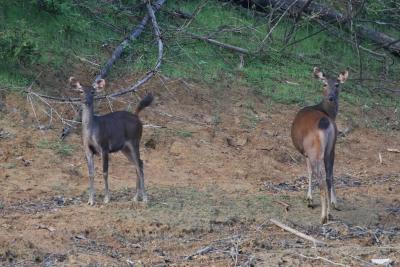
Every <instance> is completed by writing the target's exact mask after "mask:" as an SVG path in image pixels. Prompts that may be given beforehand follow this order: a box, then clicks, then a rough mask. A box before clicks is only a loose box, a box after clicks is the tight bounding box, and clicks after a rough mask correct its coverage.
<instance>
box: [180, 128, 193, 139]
mask: <svg viewBox="0 0 400 267" xmlns="http://www.w3.org/2000/svg"><path fill="white" fill-rule="evenodd" d="M176 134H177V135H178V136H180V137H183V138H189V137H192V136H193V133H192V132H190V131H186V130H178V131H176Z"/></svg>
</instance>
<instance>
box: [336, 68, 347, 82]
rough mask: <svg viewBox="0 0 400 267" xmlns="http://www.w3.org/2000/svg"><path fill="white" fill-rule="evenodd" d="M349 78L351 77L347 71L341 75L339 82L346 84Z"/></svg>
mask: <svg viewBox="0 0 400 267" xmlns="http://www.w3.org/2000/svg"><path fill="white" fill-rule="evenodd" d="M348 77H349V71H348V70H345V71H342V72H341V73H340V74H339V77H338V80H339V81H340V83H344V82H345V81H346V80H347V78H348Z"/></svg>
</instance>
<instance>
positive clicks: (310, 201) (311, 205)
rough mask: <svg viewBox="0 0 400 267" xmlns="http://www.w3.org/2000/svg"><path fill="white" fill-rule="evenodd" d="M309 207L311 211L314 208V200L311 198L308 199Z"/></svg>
mask: <svg viewBox="0 0 400 267" xmlns="http://www.w3.org/2000/svg"><path fill="white" fill-rule="evenodd" d="M307 207H308V208H311V209H313V208H314V204H313V200H312V199H310V198H307Z"/></svg>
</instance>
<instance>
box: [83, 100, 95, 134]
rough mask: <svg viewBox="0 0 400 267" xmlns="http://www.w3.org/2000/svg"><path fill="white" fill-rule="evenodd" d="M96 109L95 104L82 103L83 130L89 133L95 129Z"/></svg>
mask: <svg viewBox="0 0 400 267" xmlns="http://www.w3.org/2000/svg"><path fill="white" fill-rule="evenodd" d="M93 123H94V109H93V105H87V104H82V132H83V135H84V136H86V135H88V134H89V133H90V132H91V130H92V129H93Z"/></svg>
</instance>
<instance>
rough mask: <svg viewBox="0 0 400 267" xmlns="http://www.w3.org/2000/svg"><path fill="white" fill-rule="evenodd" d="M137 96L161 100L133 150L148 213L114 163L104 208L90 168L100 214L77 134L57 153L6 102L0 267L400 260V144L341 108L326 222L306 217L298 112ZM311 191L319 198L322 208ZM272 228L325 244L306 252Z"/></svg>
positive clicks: (181, 87)
mask: <svg viewBox="0 0 400 267" xmlns="http://www.w3.org/2000/svg"><path fill="white" fill-rule="evenodd" d="M132 79H133V78H132ZM129 82H130V80H129V79H127V80H126V83H129ZM111 87H112V86H111ZM145 89H146V90H151V91H153V92H155V96H156V99H155V103H154V104H153V105H152V106H151V107H149V108H147V109H146V110H145V111H143V113H142V114H141V118H142V120H143V122H144V124H146V125H148V127H146V128H145V129H144V135H143V138H142V148H141V153H142V158H143V160H144V168H145V183H146V187H147V192H148V195H149V202H148V203H147V204H145V205H144V204H137V203H134V202H133V201H132V198H133V195H134V192H135V184H136V182H135V179H136V175H135V171H134V169H133V166H131V164H130V163H129V162H128V161H127V159H125V158H124V156H123V155H122V154H120V153H117V154H113V155H112V157H111V164H110V186H111V190H112V197H111V202H110V203H109V204H107V205H105V204H103V202H102V196H103V181H102V177H101V169H100V168H99V166H101V163H100V161H99V159H97V160H96V166H97V176H96V185H95V186H96V193H97V195H96V197H97V198H96V200H97V204H96V205H95V206H94V207H90V206H88V205H87V204H86V202H87V187H88V178H87V168H86V163H85V161H84V157H83V151H82V149H81V140H80V133H79V130H78V131H77V132H75V133H73V134H71V135H70V136H69V137H68V139H67V140H66V141H65V142H66V143H67V144H68V145H69V146H71V147H72V148H73V152H72V154H71V155H67V154H68V153H67V152H65V151H64V150H63V148H64V146H65V145H63V144H61V145H58V146H56V144H57V138H58V135H59V133H60V127H61V126H60V125H59V124H55V126H54V127H51V128H50V129H47V128H46V127H45V128H43V129H38V127H37V123H36V122H35V119H34V115H33V112H32V110H31V109H30V104H29V103H28V102H26V101H25V99H23V98H19V97H16V96H9V97H8V98H7V99H3V101H4V102H5V104H6V106H5V107H3V112H2V113H1V116H0V129H1V130H0V188H1V193H0V201H1V203H0V204H1V206H0V208H1V209H0V214H1V218H0V265H1V266H337V265H339V266H369V265H370V263H369V262H370V260H371V259H372V258H390V259H391V260H393V261H394V266H397V265H396V264H400V231H399V230H400V186H399V185H400V153H394V152H388V151H387V149H388V148H395V149H399V148H400V135H399V132H398V131H395V130H392V131H382V130H379V129H371V128H365V127H364V126H363V123H361V122H362V120H363V119H364V117H363V116H364V115H365V114H363V113H362V112H361V111H360V110H358V108H357V107H351V106H349V105H346V104H345V103H343V104H342V105H341V110H340V114H339V116H338V121H337V123H338V127H339V130H345V129H346V128H348V127H349V126H351V127H350V128H351V131H350V132H348V133H347V134H346V135H345V136H341V137H339V139H338V143H337V149H336V151H337V158H336V162H335V179H336V180H335V184H336V188H337V194H338V201H339V207H340V209H341V210H340V211H333V217H334V218H333V220H332V221H331V222H329V223H328V224H326V225H320V224H319V217H320V207H319V206H318V205H317V207H316V208H314V209H310V208H307V206H306V203H305V200H304V199H305V192H306V183H307V180H306V178H305V175H306V166H305V160H304V159H303V158H302V156H301V155H300V154H299V153H298V152H297V151H296V150H295V149H294V147H293V145H292V144H291V140H290V137H289V131H290V124H291V120H292V119H293V117H294V115H295V113H296V111H297V110H298V109H299V107H296V106H285V105H277V104H273V105H271V104H269V103H270V101H268V100H267V99H265V98H262V97H259V96H256V95H254V94H253V93H251V91H250V90H249V89H247V88H240V87H238V88H231V87H229V86H226V87H225V88H208V87H207V86H200V85H197V84H194V83H190V82H187V81H182V80H164V81H163V82H160V80H154V81H153V82H152V83H150V84H149V85H147V86H146V88H145ZM125 100H126V101H128V102H131V101H132V102H133V103H134V104H135V103H137V99H136V98H135V97H132V96H129V97H127V98H125ZM101 107H102V109H101V113H104V112H108V111H109V108H110V106H109V105H108V104H107V103H106V102H104V103H103V104H102V105H101ZM112 107H113V109H114V110H118V109H123V108H126V107H127V103H126V102H125V103H123V102H113V106H112ZM37 113H38V117H39V118H40V119H42V120H41V122H42V123H43V122H44V116H43V114H42V115H40V114H41V113H40V110H38V111H37ZM348 118H352V121H353V123H352V124H351V125H349V120H348ZM54 119H56V118H54ZM158 126H162V127H158ZM49 144H55V145H49ZM379 154H380V155H381V158H382V163H381V162H380V159H379ZM318 195H319V194H318V189H317V188H315V190H314V197H315V202H316V203H317V204H318V203H319V199H318ZM279 202H285V203H287V204H289V205H290V207H289V210H288V211H285V208H284V206H282V205H281V204H279ZM271 218H275V219H277V220H279V221H281V222H283V223H285V224H287V225H289V226H291V227H293V228H295V229H297V230H299V231H301V232H303V233H306V234H309V235H311V236H313V237H314V238H317V239H319V240H321V241H324V242H325V243H326V246H322V247H314V245H313V244H312V243H311V242H309V241H306V240H304V239H302V238H299V237H297V236H295V235H293V234H291V233H288V232H285V231H283V230H282V229H280V228H278V227H277V226H275V225H273V224H272V223H271V222H270V221H269V220H270V219H271Z"/></svg>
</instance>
